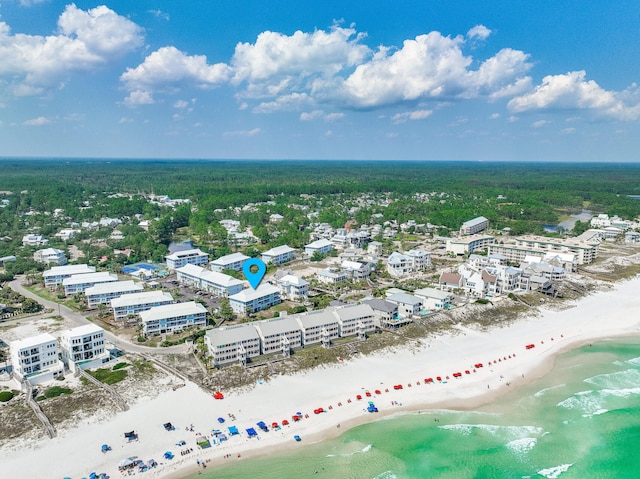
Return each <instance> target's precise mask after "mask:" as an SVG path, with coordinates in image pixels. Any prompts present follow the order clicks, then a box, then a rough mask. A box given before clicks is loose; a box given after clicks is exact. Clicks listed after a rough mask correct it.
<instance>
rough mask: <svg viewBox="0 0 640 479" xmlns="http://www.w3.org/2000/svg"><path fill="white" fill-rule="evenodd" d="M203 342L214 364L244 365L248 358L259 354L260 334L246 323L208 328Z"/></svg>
mask: <svg viewBox="0 0 640 479" xmlns="http://www.w3.org/2000/svg"><path fill="white" fill-rule="evenodd" d="M204 344H205V345H206V346H207V351H208V352H209V356H210V357H211V363H213V365H214V366H226V365H230V364H240V365H241V366H245V365H246V364H247V361H248V360H250V359H251V358H255V357H258V356H260V335H259V334H258V331H257V330H256V328H254V327H253V326H251V325H248V324H246V325H245V324H239V325H237V326H222V327H219V328H215V329H210V330H208V331H207V332H206V334H205V335H204Z"/></svg>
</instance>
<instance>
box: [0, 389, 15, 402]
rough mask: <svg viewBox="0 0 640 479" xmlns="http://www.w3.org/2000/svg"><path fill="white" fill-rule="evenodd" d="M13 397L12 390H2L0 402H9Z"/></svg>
mask: <svg viewBox="0 0 640 479" xmlns="http://www.w3.org/2000/svg"><path fill="white" fill-rule="evenodd" d="M11 399H13V393H12V392H11V391H0V402H7V401H10V400H11Z"/></svg>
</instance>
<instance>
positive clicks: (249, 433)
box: [247, 427, 258, 437]
mask: <svg viewBox="0 0 640 479" xmlns="http://www.w3.org/2000/svg"><path fill="white" fill-rule="evenodd" d="M247 434H248V435H249V437H253V436H257V435H258V433H257V432H256V430H255V429H254V428H252V427H250V428H249V429H247Z"/></svg>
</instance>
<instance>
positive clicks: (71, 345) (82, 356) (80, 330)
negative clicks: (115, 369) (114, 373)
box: [60, 324, 110, 372]
mask: <svg viewBox="0 0 640 479" xmlns="http://www.w3.org/2000/svg"><path fill="white" fill-rule="evenodd" d="M60 349H61V350H62V361H63V362H64V363H65V365H66V366H67V367H68V368H69V370H70V371H71V372H75V368H76V367H78V368H80V369H92V368H98V367H100V366H101V365H103V364H104V363H107V362H109V359H110V354H109V352H108V351H107V350H106V349H105V343H104V329H102V328H101V327H99V326H96V325H95V324H87V325H84V326H79V327H77V328H73V329H69V330H67V331H63V332H62V334H61V335H60Z"/></svg>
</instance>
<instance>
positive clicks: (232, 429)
mask: <svg viewBox="0 0 640 479" xmlns="http://www.w3.org/2000/svg"><path fill="white" fill-rule="evenodd" d="M228 429H229V434H231V435H232V436H233V435H234V434H240V433H239V432H238V428H237V427H235V426H229V427H228Z"/></svg>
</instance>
